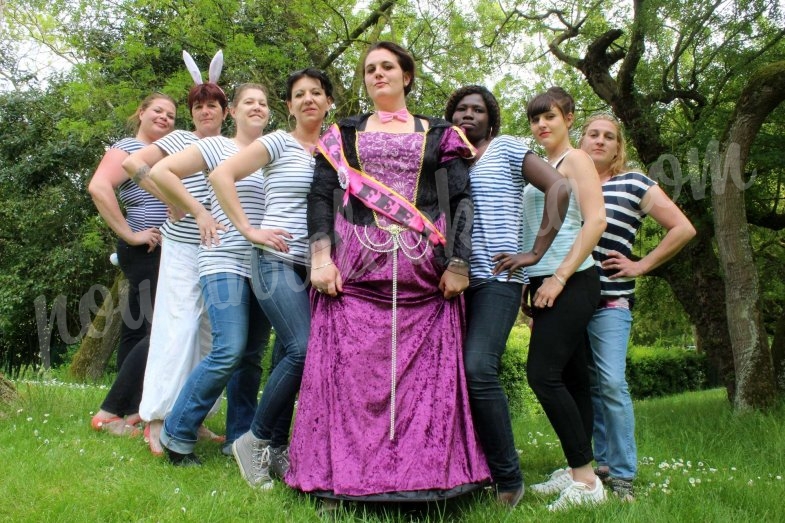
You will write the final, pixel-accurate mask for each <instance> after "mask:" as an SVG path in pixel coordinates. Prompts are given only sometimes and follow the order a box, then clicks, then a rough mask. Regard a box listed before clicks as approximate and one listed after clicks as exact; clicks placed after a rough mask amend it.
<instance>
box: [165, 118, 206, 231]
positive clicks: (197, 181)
mask: <svg viewBox="0 0 785 523" xmlns="http://www.w3.org/2000/svg"><path fill="white" fill-rule="evenodd" d="M198 141H199V138H198V137H197V136H196V135H195V134H194V133H192V132H191V131H179V130H178V131H172V132H171V133H169V134H167V135H166V136H164V137H163V138H160V139H159V140H156V141H155V142H153V143H154V144H155V145H157V146H158V148H159V149H161V150H162V151H163V152H164V154H166V155H167V156H170V155H172V154H174V153H178V152H180V151H182V150H183V149H185V148H186V147H188V146H189V145H191V144H193V143H196V142H198ZM183 185H185V188H186V189H187V190H188V192H189V193H190V194H191V196H193V197H194V198H196V199H197V200H198V201H200V202H205V200H206V199H207V182H206V181H205V178H204V174H202V173H196V174H194V175H193V176H189V177H188V178H185V179H184V180H183ZM161 234H162V235H163V237H164V238H166V239H168V240H172V241H176V242H181V243H192V244H199V243H201V239H200V237H199V226H198V225H196V219H195V218H194V217H193V216H191V215H190V214H186V215H185V217H184V218H182V219H181V220H178V221H177V222H172V220H166V223H164V226H163V227H162V228H161Z"/></svg>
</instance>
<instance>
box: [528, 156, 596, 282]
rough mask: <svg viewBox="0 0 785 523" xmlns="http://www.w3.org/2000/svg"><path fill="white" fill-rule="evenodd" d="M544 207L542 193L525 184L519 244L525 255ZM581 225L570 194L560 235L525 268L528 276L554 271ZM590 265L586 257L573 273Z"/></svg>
mask: <svg viewBox="0 0 785 523" xmlns="http://www.w3.org/2000/svg"><path fill="white" fill-rule="evenodd" d="M565 156H566V155H565ZM563 159H564V156H562V157H561V158H560V159H559V161H557V162H556V163H555V165H554V167H558V165H559V163H561V160H563ZM544 208H545V195H544V194H543V192H542V191H540V190H539V189H537V188H536V187H534V186H533V185H527V186H526V188H525V189H524V191H523V240H521V245H522V246H523V251H524V252H526V251H529V250H531V248H532V246H533V245H534V240H535V239H536V237H537V232H538V231H539V230H540V222H541V221H542V213H543V209H544ZM582 226H583V218H582V217H581V210H580V207H579V206H578V202H577V200H576V199H575V193H574V192H570V205H569V207H568V208H567V215H566V216H565V217H564V223H562V226H561V228H560V229H559V233H558V234H557V235H556V238H554V240H553V243H552V244H551V246H550V248H549V249H548V250H547V251H545V254H544V255H543V257H542V258H540V261H539V262H538V263H537V265H532V266H531V267H527V268H526V272H528V274H529V276H550V275H551V274H553V273H554V272H556V269H558V268H559V265H561V262H562V261H563V260H564V258H565V257H566V256H567V253H568V252H570V249H571V248H572V244H573V243H575V238H576V237H577V236H578V233H579V232H580V230H581V227H582ZM592 265H594V260H593V259H592V257H591V255H589V256H588V257H587V258H586V259H585V260H583V262H582V263H581V265H580V266H579V267H578V269H577V270H576V272H578V271H583V270H586V269H588V268H589V267H591V266H592Z"/></svg>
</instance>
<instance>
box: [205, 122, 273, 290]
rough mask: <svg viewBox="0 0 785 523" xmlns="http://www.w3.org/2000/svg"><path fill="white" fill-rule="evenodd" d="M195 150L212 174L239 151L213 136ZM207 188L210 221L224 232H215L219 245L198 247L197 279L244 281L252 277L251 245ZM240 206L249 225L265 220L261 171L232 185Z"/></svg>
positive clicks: (211, 188)
mask: <svg viewBox="0 0 785 523" xmlns="http://www.w3.org/2000/svg"><path fill="white" fill-rule="evenodd" d="M196 147H197V148H198V149H199V152H200V153H202V158H204V161H205V163H206V164H207V171H206V173H209V172H211V171H213V169H215V168H216V167H218V164H220V163H221V162H222V161H224V160H226V159H227V158H229V157H230V156H233V155H235V154H237V152H238V151H239V150H240V149H239V148H238V147H237V143H236V142H235V141H234V140H232V139H231V138H225V137H223V136H212V137H210V138H204V139H202V140H199V141H198V142H196ZM207 185H208V202H209V207H210V211H211V212H212V215H213V218H214V219H215V221H216V222H217V223H220V224H221V225H223V226H224V227H226V231H221V230H219V231H218V235H219V239H220V241H221V243H220V244H219V245H217V246H212V247H209V248H208V247H206V246H204V245H200V246H199V256H198V260H199V276H206V275H208V274H215V273H219V272H230V273H233V274H238V275H240V276H242V277H245V278H250V277H251V249H252V246H251V242H249V241H248V240H246V239H245V237H244V236H243V235H242V234H241V233H240V231H238V230H237V228H236V227H235V226H234V225H233V224H232V221H231V220H230V219H229V217H228V216H226V214H225V213H224V211H223V209H222V208H221V206H220V205H219V204H218V200H217V199H216V197H215V191H214V190H213V187H212V185H210V184H209V183H208V184H207ZM235 188H236V189H237V196H238V197H239V198H240V205H241V206H242V208H243V211H245V214H246V215H247V216H248V220H249V221H250V222H251V225H253V226H254V227H258V226H259V225H260V224H261V223H262V217H263V216H264V178H263V177H262V171H261V170H258V171H255V172H254V173H252V174H251V175H250V176H246V177H245V178H243V179H242V180H238V181H237V182H236V183H235Z"/></svg>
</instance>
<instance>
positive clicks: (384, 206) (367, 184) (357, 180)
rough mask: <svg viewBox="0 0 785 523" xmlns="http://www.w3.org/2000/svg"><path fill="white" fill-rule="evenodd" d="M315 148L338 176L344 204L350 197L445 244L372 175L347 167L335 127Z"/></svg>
mask: <svg viewBox="0 0 785 523" xmlns="http://www.w3.org/2000/svg"><path fill="white" fill-rule="evenodd" d="M316 147H317V149H319V152H320V153H322V155H323V156H324V158H325V159H326V160H327V161H328V162H329V163H330V165H331V166H332V167H333V169H335V171H336V172H337V173H338V179H339V180H340V182H341V186H342V187H344V189H345V192H344V195H343V204H344V205H347V204H348V203H349V195H350V194H352V195H354V196H355V197H356V198H358V199H359V200H360V201H362V202H363V204H365V205H366V206H367V207H368V208H370V209H373V210H374V211H376V212H378V213H380V214H382V215H384V216H386V217H387V218H390V219H391V220H393V221H394V222H395V223H398V224H401V225H403V226H404V227H408V228H409V229H412V230H413V231H417V232H419V233H421V234H425V235H427V236H428V239H429V240H430V241H431V243H433V244H434V245H446V244H447V240H446V239H445V238H444V235H443V234H442V232H441V231H440V230H439V229H438V228H437V227H436V226H435V225H434V224H433V223H432V222H431V221H430V220H429V219H428V217H427V216H425V215H424V214H423V213H422V212H420V210H419V209H417V207H416V206H415V205H414V204H413V203H412V202H410V201H408V200H407V199H406V198H404V197H403V196H401V195H400V194H398V193H396V192H395V191H394V190H392V189H391V188H389V187H387V186H386V185H384V184H383V183H382V182H380V181H379V180H377V179H376V178H374V177H373V176H369V175H368V174H365V173H364V172H362V171H358V170H357V169H355V168H354V167H352V166H351V165H349V162H347V161H346V157H344V154H343V140H342V138H341V130H340V129H339V128H338V125H336V124H333V125H331V126H330V128H329V129H327V131H326V132H325V133H324V134H323V135H322V137H321V139H319V143H318V144H317V146H316Z"/></svg>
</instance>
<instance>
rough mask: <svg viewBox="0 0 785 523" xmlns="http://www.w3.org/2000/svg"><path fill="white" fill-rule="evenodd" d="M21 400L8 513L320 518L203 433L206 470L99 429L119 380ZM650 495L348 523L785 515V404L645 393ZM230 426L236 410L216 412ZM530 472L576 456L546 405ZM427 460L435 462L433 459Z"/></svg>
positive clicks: (461, 504)
mask: <svg viewBox="0 0 785 523" xmlns="http://www.w3.org/2000/svg"><path fill="white" fill-rule="evenodd" d="M17 388H18V390H19V393H20V397H21V398H20V400H19V402H18V403H15V404H12V405H2V406H0V478H2V479H1V480H0V521H3V522H5V521H9V522H11V521H12V522H27V521H30V522H50V521H63V522H77V521H78V522H82V521H101V522H104V521H106V522H110V521H122V522H132V521H162V522H169V521H176V522H180V521H183V522H188V521H193V522H198V523H205V522H212V521H215V522H231V521H254V522H279V521H298V522H299V521H320V520H321V518H320V516H319V515H318V513H317V507H318V503H317V502H316V501H314V500H313V499H311V498H309V497H307V496H304V495H301V494H298V493H296V492H294V491H292V490H290V489H288V488H287V487H286V486H284V485H283V484H280V483H277V484H276V486H275V488H274V489H273V490H271V491H266V492H257V491H254V490H252V489H250V488H249V487H248V486H247V485H246V483H245V482H244V481H243V479H242V478H241V477H240V474H239V472H238V469H237V466H236V465H235V463H234V460H233V459H231V458H226V457H224V456H222V455H221V453H220V448H219V446H218V445H217V444H214V443H201V444H199V446H198V447H197V450H196V452H197V454H198V455H199V456H200V458H201V459H202V461H203V463H204V465H203V466H202V467H201V468H189V469H177V468H173V467H171V466H168V465H167V464H166V463H165V462H164V461H163V460H161V459H156V458H154V457H153V456H152V455H151V454H150V453H149V452H148V451H147V447H146V446H145V444H144V442H143V441H142V439H141V438H136V439H131V438H118V437H112V436H109V435H106V434H101V433H96V432H93V431H92V430H91V429H90V427H89V421H90V417H91V415H92V413H93V412H94V411H95V410H96V409H97V407H98V405H99V404H100V401H101V400H102V398H103V396H104V395H105V394H106V389H105V388H101V387H96V386H83V385H73V384H68V383H62V382H58V381H45V382H17ZM636 412H637V434H638V445H639V456H640V470H639V477H638V480H637V483H636V485H637V494H638V495H637V497H638V499H637V501H636V502H635V503H631V504H623V503H620V502H618V501H613V502H609V503H607V504H606V505H603V506H601V507H597V508H594V509H585V508H581V509H573V510H570V511H568V512H565V513H560V514H550V513H548V511H547V510H546V508H545V505H546V503H547V502H548V501H549V500H546V499H539V498H537V497H536V496H534V495H532V494H531V493H529V492H527V493H526V495H525V496H524V499H523V501H522V503H521V504H520V505H519V506H518V507H517V508H516V509H515V510H514V511H512V512H510V511H507V510H504V509H503V508H501V507H498V506H496V505H495V504H494V503H493V497H492V496H491V494H490V492H488V491H485V492H478V493H476V494H474V495H469V496H465V497H463V498H461V499H457V500H452V501H449V502H446V503H439V504H430V505H400V506H398V505H382V506H380V505H373V504H348V505H345V506H344V508H343V509H342V510H341V511H339V513H338V515H337V518H336V519H335V520H337V521H369V522H397V521H407V522H408V521H431V522H435V521H468V522H481V523H490V522H496V521H510V522H513V521H538V522H539V521H565V522H566V521H569V522H580V521H613V522H626V521H634V522H638V521H641V522H651V521H668V522H682V521H684V522H711V521H718V522H725V521H728V522H731V521H733V522H736V521H740V522H746V521H750V522H763V521H772V522H774V521H777V522H781V521H785V480H783V476H784V475H785V416H783V414H785V407H781V408H779V409H778V410H776V411H775V412H773V413H769V414H759V413H751V414H745V415H734V414H733V413H732V412H731V411H730V409H729V405H728V402H727V401H726V400H725V397H724V392H723V391H721V390H712V391H705V392H692V393H688V394H683V395H679V396H674V397H669V398H662V399H656V400H646V401H641V402H638V403H636ZM208 425H209V426H210V427H211V428H212V429H213V430H215V431H216V432H222V427H223V420H222V414H219V415H218V416H216V417H215V418H213V419H211V420H208ZM515 430H516V442H517V445H518V448H519V450H520V457H521V464H522V467H523V470H524V474H525V478H526V481H527V483H535V482H538V481H540V480H542V479H544V478H545V476H546V475H547V474H549V473H550V472H551V471H552V470H553V469H555V468H556V467H561V466H564V458H563V456H562V453H561V449H560V448H559V445H558V441H557V440H556V437H555V435H554V433H553V431H552V430H551V428H550V425H549V424H548V422H547V420H546V419H545V418H544V416H541V415H521V416H519V417H517V418H516V420H515ZM423 465H424V466H427V464H423Z"/></svg>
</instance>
